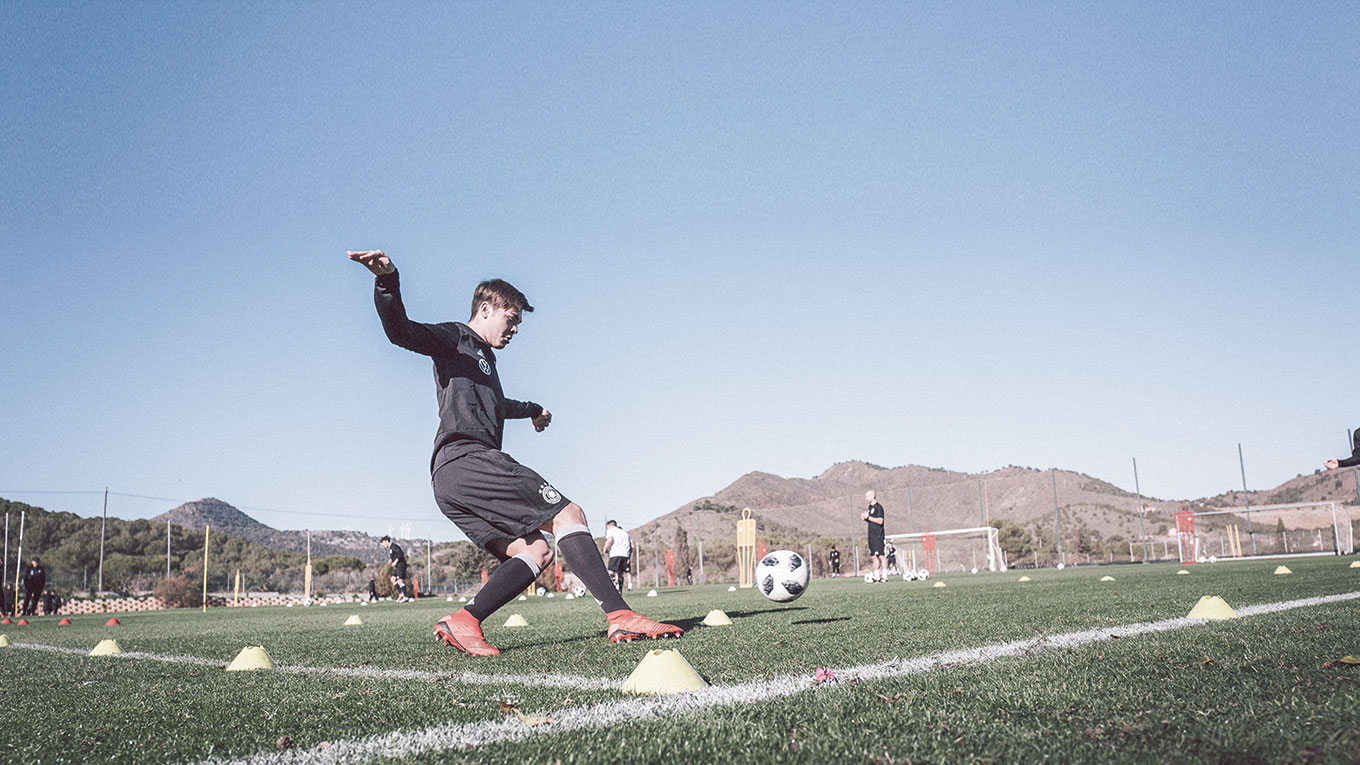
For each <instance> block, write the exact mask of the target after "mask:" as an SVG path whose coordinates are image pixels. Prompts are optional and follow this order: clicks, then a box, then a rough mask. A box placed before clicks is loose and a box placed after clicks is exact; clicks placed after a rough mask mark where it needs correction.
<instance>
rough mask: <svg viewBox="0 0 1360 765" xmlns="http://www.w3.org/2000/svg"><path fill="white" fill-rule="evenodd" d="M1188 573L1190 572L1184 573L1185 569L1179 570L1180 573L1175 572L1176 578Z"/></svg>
mask: <svg viewBox="0 0 1360 765" xmlns="http://www.w3.org/2000/svg"><path fill="white" fill-rule="evenodd" d="M1188 573H1190V572H1189V571H1186V570H1185V569H1181V570H1180V571H1177V572H1176V576H1185V575H1186V574H1188Z"/></svg>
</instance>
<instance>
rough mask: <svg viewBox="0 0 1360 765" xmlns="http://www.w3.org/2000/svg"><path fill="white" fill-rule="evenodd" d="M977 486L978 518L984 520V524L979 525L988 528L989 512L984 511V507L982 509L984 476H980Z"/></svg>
mask: <svg viewBox="0 0 1360 765" xmlns="http://www.w3.org/2000/svg"><path fill="white" fill-rule="evenodd" d="M977 486H978V518H980V519H981V520H982V522H981V523H979V524H978V525H979V526H986V525H987V511H986V510H984V509H983V507H982V476H978V479H977Z"/></svg>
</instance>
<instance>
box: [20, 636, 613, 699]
mask: <svg viewBox="0 0 1360 765" xmlns="http://www.w3.org/2000/svg"><path fill="white" fill-rule="evenodd" d="M10 647H11V648H26V649H28V650H31V651H48V652H50V653H65V654H72V655H78V656H87V655H89V653H90V652H89V651H88V650H86V649H84V648H66V647H63V646H55V645H44V644H42V643H11V644H10ZM107 658H111V659H143V660H146V661H163V662H168V663H171V664H194V665H198V666H203V667H226V666H227V664H229V663H230V662H225V661H218V660H217V659H205V658H202V657H199V656H175V655H173V654H165V653H147V652H145V651H124V652H122V653H115V654H110V655H109V656H108V657H107ZM273 671H274V672H288V673H292V674H295V675H332V676H333V675H339V676H342V677H361V678H372V679H379V680H427V681H431V682H435V681H443V682H454V683H463V684H466V685H532V686H538V687H543V688H570V689H573V690H583V691H604V690H609V689H611V688H618V687H619V686H620V685H622V684H623V681H622V680H611V679H609V678H601V677H582V676H580V675H557V674H543V675H523V674H520V675H490V674H487V673H485V672H430V671H426V670H419V669H383V668H381V667H308V666H305V665H301V664H278V665H275V667H274V669H273Z"/></svg>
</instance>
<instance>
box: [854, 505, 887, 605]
mask: <svg viewBox="0 0 1360 765" xmlns="http://www.w3.org/2000/svg"><path fill="white" fill-rule="evenodd" d="M877 497H878V495H877V494H875V493H874V491H873V489H870V490H869V491H866V492H864V501H865V502H868V503H869V509H868V510H865V511H864V512H863V513H862V514H861V515H860V518H862V519H863V520H864V521H865V522H866V523H868V524H869V560H870V561H872V562H873V566H874V571H873V574H874V575H873V577H872V579H871V581H874V582H886V581H888V559H887V557H886V556H885V555H884V554H883V506H882V505H880V504H878V499H877Z"/></svg>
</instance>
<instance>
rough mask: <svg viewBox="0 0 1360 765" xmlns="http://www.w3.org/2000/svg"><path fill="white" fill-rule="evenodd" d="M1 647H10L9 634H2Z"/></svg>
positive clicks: (0, 637)
mask: <svg viewBox="0 0 1360 765" xmlns="http://www.w3.org/2000/svg"><path fill="white" fill-rule="evenodd" d="M0 648H9V635H0Z"/></svg>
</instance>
